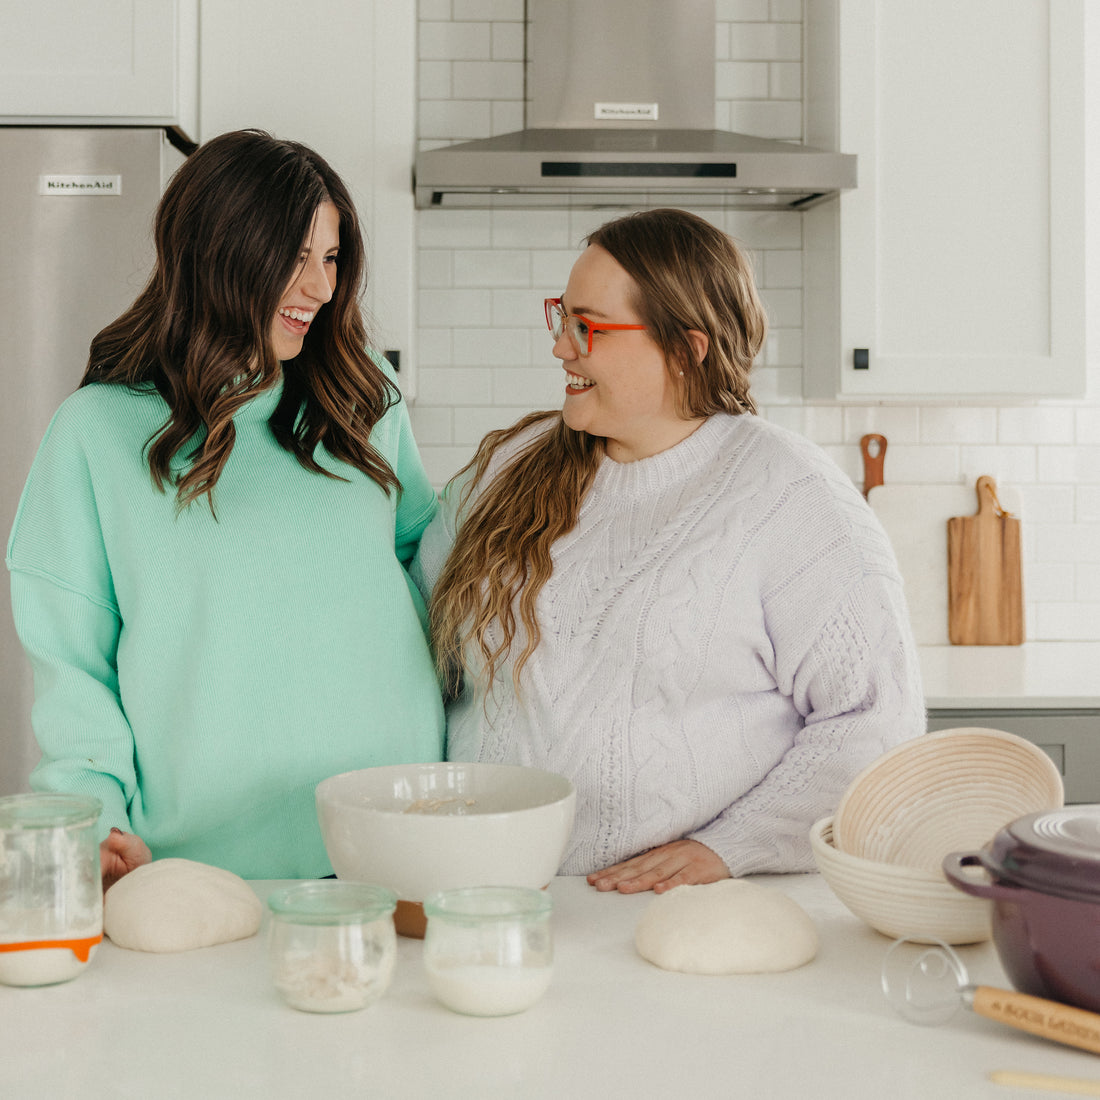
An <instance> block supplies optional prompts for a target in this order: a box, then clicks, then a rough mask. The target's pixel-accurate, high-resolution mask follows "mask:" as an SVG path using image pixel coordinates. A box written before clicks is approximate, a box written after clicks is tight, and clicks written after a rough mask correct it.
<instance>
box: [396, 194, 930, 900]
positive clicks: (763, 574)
mask: <svg viewBox="0 0 1100 1100" xmlns="http://www.w3.org/2000/svg"><path fill="white" fill-rule="evenodd" d="M546 317H547V323H548V326H549V327H550V330H551V332H552V334H553V337H554V341H555V343H554V354H555V356H557V358H559V359H560V360H561V361H562V366H563V368H564V370H565V372H566V381H565V400H564V405H563V407H562V410H561V411H560V412H543V413H534V414H532V415H530V416H528V417H526V418H524V419H523V420H521V421H520V422H519V423H518V424H516V425H515V426H513V427H512V428H509V429H506V430H503V431H499V432H494V433H491V434H490V435H489V436H487V437H486V439H485V440H484V441H483V442H482V445H481V447H480V448H479V450H478V453H477V454H476V456H475V457H474V460H473V461H472V462H471V463H470V465H469V466H467V467H466V469H465V470H464V471H462V472H460V474H459V475H458V476H457V477H456V479H455V480H454V481H453V482H452V484H451V485H450V486H449V487H448V490H447V491H446V493H445V494H444V509H443V510H442V511H441V512H440V514H439V516H437V517H436V519H435V520H434V521H433V523H432V525H431V526H430V527H429V529H428V531H427V533H426V534H425V537H424V539H423V541H422V543H421V548H420V557H419V559H418V562H417V563H416V566H415V567H414V575H416V576H418V580H419V581H420V583H421V584H422V586H423V587H424V589H425V590H426V591H427V590H431V593H432V600H431V621H432V633H433V641H434V644H435V649H436V660H437V665H438V667H439V668H440V670H441V673H442V674H443V676H444V677H445V679H446V681H447V683H448V684H449V687H450V691H451V695H452V700H451V702H450V704H449V706H448V726H447V743H448V755H449V756H450V757H451V758H452V759H458V760H481V761H487V762H493V763H497V762H499V763H518V764H529V765H534V766H538V767H544V768H547V769H549V770H552V771H556V772H561V773H563V774H565V775H568V776H569V777H570V778H571V779H572V780H573V781H574V783H575V784H576V786H577V790H578V800H577V816H576V822H575V827H574V832H573V836H572V840H571V842H570V846H569V848H568V850H567V854H566V858H565V862H564V864H563V866H562V871H563V873H566V874H586V875H588V877H589V881H590V882H591V883H592V884H593V885H595V886H596V887H597V888H599V889H603V890H611V889H618V890H620V891H623V892H632V891H638V890H648V889H654V890H656V891H658V892H660V891H663V890H667V889H670V888H672V887H673V886H676V885H679V884H681V883H704V882H712V881H715V880H717V879H720V878H724V877H727V876H730V875H743V874H748V873H752V872H768V871H796V870H806V869H809V868H810V867H811V866H812V860H811V854H810V848H809V840H808V831H809V827H810V825H811V824H812V823H813V822H814V821H815V820H816V819H817V818H818V817H820V816H822V815H824V814H827V813H829V812H831V810H832V809H833V808H834V807H835V805H836V802H837V800H838V798H839V796H840V794H841V793H842V792H843V790H844V788H845V787H846V786H847V785H848V783H849V782H850V780H851V779H852V778H853V777H854V776H855V774H856V773H857V772H858V771H859V770H860V769H861V768H862V767H863V766H864V765H865V764H867V763H868V762H870V761H871V760H872V759H873V758H874V757H876V756H877V755H879V754H881V753H882V752H883V751H884V750H886V749H888V748H890V747H892V746H893V745H894V744H896V743H897V742H899V741H902V740H904V739H905V738H909V737H913V736H916V735H917V734H920V733H922V732H923V730H924V707H923V700H922V697H921V688H920V678H919V670H918V665H917V658H916V648H915V646H914V643H913V640H912V635H911V631H910V628H909V625H908V618H907V612H906V608H905V601H904V598H903V594H902V587H901V580H900V577H899V575H898V571H897V567H896V565H895V562H894V558H893V554H892V552H891V549H890V545H889V543H888V541H887V539H886V536H885V534H884V533H883V531H882V529H881V527H880V526H879V525H878V523H877V522H876V521H875V519H874V516H873V515H872V513H871V511H870V509H869V508H868V507H867V505H866V503H865V502H864V500H863V498H862V497H861V496H860V494H859V493H858V492H857V491H856V490H855V488H854V487H853V485H852V484H851V482H850V480H849V479H847V478H846V477H845V476H844V475H843V474H842V473H841V471H840V470H839V469H837V467H836V466H835V465H834V464H833V463H832V462H831V461H830V460H829V459H828V458H827V457H826V456H825V455H824V454H823V453H822V452H821V451H820V450H819V449H818V448H817V447H815V446H814V445H813V444H811V443H809V442H808V441H807V440H805V439H802V438H800V437H798V436H796V435H793V434H792V433H790V432H787V431H784V430H782V429H780V428H778V427H776V426H774V425H772V424H769V423H767V422H766V421H764V420H762V419H760V418H759V417H757V416H755V415H753V414H754V413H755V411H756V410H755V407H754V405H753V401H752V398H751V397H750V395H749V369H750V367H751V365H752V362H753V359H754V358H755V356H756V355H757V353H758V352H759V350H760V348H761V346H762V344H763V341H764V336H765V331H766V321H765V315H764V310H763V308H762V306H761V304H760V301H759V299H758V297H757V293H756V289H755V286H754V284H753V279H752V273H751V270H750V268H749V265H748V263H747V262H746V260H745V257H744V256H743V255H742V254H741V253H740V251H739V250H738V249H737V247H736V246H735V245H734V243H733V242H732V241H731V240H730V239H729V238H728V237H727V236H726V235H725V234H724V233H721V232H719V231H718V230H717V229H716V228H714V227H713V226H712V225H710V224H709V223H708V222H706V221H704V220H703V219H701V218H698V217H696V216H694V215H692V214H689V213H686V212H684V211H679V210H654V211H649V212H645V213H639V214H633V215H630V216H628V217H625V218H620V219H618V220H616V221H613V222H610V223H608V224H607V225H604V226H603V227H602V228H600V229H599V230H597V231H596V232H595V233H593V234H591V235H590V236H589V237H588V239H587V248H586V249H585V251H584V252H583V253H582V254H581V256H580V258H579V259H578V260H577V262H576V263H575V264H574V266H573V270H572V273H571V274H570V276H569V282H568V284H567V286H566V288H565V291H564V293H563V294H562V297H561V298H560V299H558V298H552V299H548V300H547V302H546ZM418 569H419V571H420V572H419V574H418V573H417V570H418Z"/></svg>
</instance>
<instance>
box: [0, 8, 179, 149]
mask: <svg viewBox="0 0 1100 1100" xmlns="http://www.w3.org/2000/svg"><path fill="white" fill-rule="evenodd" d="M196 11H197V9H196V5H195V0H96V2H95V3H87V2H85V3H78V2H74V0H34V3H26V2H25V0H0V18H2V20H3V23H2V25H3V33H0V122H5V123H13V122H14V123H23V124H31V123H78V124H79V123H95V122H111V123H118V122H127V123H142V124H150V123H154V124H161V125H180V126H182V127H183V128H184V129H185V130H187V129H188V126H189V123H190V119H189V118H188V115H189V114H190V113H191V112H192V111H193V105H194V104H193V101H194V84H195V79H196V77H195V73H194V62H195V43H196V20H197V17H196Z"/></svg>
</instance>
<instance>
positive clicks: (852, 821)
mask: <svg viewBox="0 0 1100 1100" xmlns="http://www.w3.org/2000/svg"><path fill="white" fill-rule="evenodd" d="M1064 798H1065V795H1064V790H1063V787H1062V777H1061V775H1060V774H1059V773H1058V769H1057V767H1055V765H1054V762H1053V761H1052V760H1051V759H1050V757H1049V756H1047V754H1046V753H1045V752H1043V750H1042V749H1040V748H1038V747H1037V746H1035V745H1033V744H1032V743H1031V742H1030V741H1026V740H1025V739H1024V738H1022V737H1017V736H1016V735H1015V734H1012V733H1006V732H1005V731H1004V730H995V729H983V728H970V727H967V728H959V729H949V730H940V731H938V732H936V733H926V734H924V735H923V736H922V737H917V738H915V739H914V740H912V741H906V742H905V743H904V744H901V745H899V746H898V747H897V748H895V749H891V750H890V751H889V752H887V753H885V754H884V755H883V756H880V757H879V758H878V759H877V760H875V761H873V762H872V763H871V764H869V765H868V766H867V767H866V768H864V769H863V771H862V772H860V773H859V775H857V776H856V778H855V779H853V780H852V782H851V784H850V785H849V787H848V789H847V791H846V792H845V793H844V795H843V797H842V798H841V800H840V803H839V805H838V806H837V809H836V813H835V815H834V817H833V826H832V835H833V841H834V844H835V846H836V848H838V849H839V850H840V851H842V852H846V853H848V854H849V855H852V856H857V857H859V858H861V859H867V860H872V861H874V862H877V863H888V864H897V865H903V866H906V867H914V868H920V869H923V870H926V871H929V872H933V873H935V874H936V875H938V876H940V875H942V872H941V865H942V863H943V859H944V856H946V855H947V854H948V853H950V852H956V851H962V850H966V849H971V848H980V847H981V846H982V845H983V844H986V843H988V842H989V840H990V839H991V838H992V837H993V836H994V835H995V834H996V832H997V830H998V829H1000V828H1002V827H1003V826H1005V825H1007V824H1008V823H1009V822H1010V821H1014V820H1015V819H1016V818H1018V817H1022V816H1024V815H1025V814H1030V813H1036V812H1038V811H1040V810H1052V809H1057V808H1058V807H1060V806H1061V805H1062V804H1063V802H1064Z"/></svg>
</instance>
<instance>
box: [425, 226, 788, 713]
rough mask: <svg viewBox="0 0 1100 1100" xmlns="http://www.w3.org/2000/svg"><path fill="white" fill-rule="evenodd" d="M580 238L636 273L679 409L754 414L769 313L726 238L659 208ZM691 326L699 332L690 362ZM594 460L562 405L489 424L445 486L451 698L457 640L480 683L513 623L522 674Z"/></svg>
mask: <svg viewBox="0 0 1100 1100" xmlns="http://www.w3.org/2000/svg"><path fill="white" fill-rule="evenodd" d="M585 243H586V244H587V245H589V246H592V245H598V246H599V247H600V248H602V249H604V250H605V251H607V252H608V253H610V255H611V256H612V257H613V258H614V259H615V261H616V262H617V263H618V264H619V265H620V266H621V267H622V268H623V269H624V270H625V271H626V273H627V274H628V275H629V276H630V277H631V279H633V281H634V286H635V293H634V301H633V303H632V304H633V305H634V308H635V310H636V311H637V314H638V316H639V318H640V320H641V321H642V322H643V323H644V324H645V326H646V329H647V332H646V335H647V336H648V338H649V339H651V340H653V342H654V343H655V344H656V345H657V346H658V347H659V348H660V349H661V351H662V353H663V354H664V358H665V365H666V369H667V370H668V373H669V377H670V378H671V380H672V383H673V385H674V386H675V387H676V391H677V394H678V406H679V408H678V411H679V414H680V415H681V416H683V417H684V418H685V419H696V418H700V417H706V416H710V415H711V414H713V413H717V412H725V413H730V414H733V415H739V414H741V413H755V412H756V406H755V404H754V403H753V400H752V398H751V397H750V396H749V371H750V369H751V367H752V363H753V360H754V359H755V358H756V355H757V353H758V352H759V350H760V348H761V346H762V345H763V343H764V337H765V335H766V333H767V318H766V315H765V312H764V307H763V305H762V304H761V302H760V298H759V296H758V294H757V291H756V285H755V283H754V281H753V276H752V269H751V267H750V265H749V262H748V259H747V258H746V257H745V255H744V254H743V253H742V252H741V251H740V249H738V247H737V246H736V245H735V244H734V242H733V241H732V240H731V239H730V238H729V237H728V236H726V234H725V233H722V232H721V231H720V230H718V229H716V228H715V227H714V226H712V225H711V224H710V223H709V222H707V221H704V220H703V219H702V218H699V217H697V216H696V215H694V214H690V213H688V212H687V211H684V210H673V209H661V210H648V211H643V212H639V213H635V214H629V215H627V216H626V217H622V218H617V219H615V220H614V221H611V222H608V223H607V224H606V225H603V226H601V227H600V228H599V229H597V230H596V231H595V232H594V233H591V234H590V235H589V236H588V237H587V238H586V240H585ZM692 329H694V330H698V331H701V332H704V333H705V334H706V335H707V337H708V339H709V345H708V348H707V352H706V355H705V356H704V358H703V360H702V361H701V362H698V363H697V362H696V361H695V352H694V349H693V345H692V343H691V340H690V338H689V336H688V332H689V331H690V330H692ZM681 371H682V372H683V374H682V376H681V373H680V372H681ZM543 421H548V422H550V423H548V424H546V426H545V428H544V429H543V430H542V431H537V432H535V433H534V438H533V439H532V440H531V441H530V442H528V443H527V444H526V445H525V446H523V447H522V448H521V449H520V450H519V452H518V453H517V454H516V455H514V456H513V457H512V458H510V459H509V461H508V462H507V464H506V465H505V466H504V467H503V468H502V469H501V470H500V471H499V472H497V473H496V474H495V476H494V477H493V478H492V479H491V480H490V482H489V483H488V484H487V485H484V486H480V483H481V482H482V480H483V478H484V477H485V473H486V470H487V468H488V466H489V463H490V461H491V460H492V457H493V455H494V454H495V453H496V452H497V450H498V449H499V448H500V447H501V446H502V445H504V444H506V443H508V442H509V441H510V440H512V439H514V438H515V437H516V436H518V435H520V434H522V433H524V432H526V431H527V430H528V429H529V428H532V426H533V425H537V424H539V423H540V422H543ZM603 455H604V441H603V439H602V438H600V437H597V436H591V435H588V434H587V433H585V432H579V431H575V430H574V429H572V428H570V427H568V426H567V425H566V424H565V422H564V421H563V420H562V415H561V412H560V411H556V410H551V411H546V412H536V413H531V414H529V415H528V416H525V417H524V418H523V419H521V420H520V421H519V422H518V423H516V424H514V425H513V426H512V427H510V428H505V429H502V430H500V431H495V432H490V433H489V434H488V435H487V436H486V437H485V438H484V439H483V440H482V442H481V445H480V446H479V447H478V450H477V453H476V454H475V455H474V457H473V459H472V460H471V461H470V462H469V463H468V464H467V465H466V466H465V467H464V468H463V469H462V470H460V471H459V473H458V474H457V475H456V476H455V478H454V479H453V481H452V482H451V484H450V485H449V486H448V488H447V490H446V491H447V492H457V493H459V494H460V499H459V501H458V505H459V514H460V520H459V523H458V533H457V537H456V539H455V544H454V546H453V548H452V550H451V554H450V557H449V558H448V560H447V563H446V565H445V566H444V568H443V572H442V573H441V575H440V577H439V580H438V583H437V584H436V586H435V590H434V593H433V596H432V606H431V629H432V641H433V645H434V648H435V654H436V662H437V665H438V667H439V671H440V674H441V676H442V678H443V680H444V683H445V684H446V686H447V688H448V690H449V691H450V692H452V693H457V691H458V690H459V688H460V685H461V683H462V677H463V674H464V673H468V672H469V671H470V668H469V662H468V660H466V659H464V654H465V653H466V652H467V647H468V646H472V647H473V650H474V651H475V652H476V654H477V655H479V656H480V664H481V665H482V673H483V675H484V676H485V678H486V681H487V683H488V684H490V685H491V684H492V682H493V679H494V676H495V674H496V671H497V669H498V668H499V666H500V665H501V663H502V662H503V661H504V660H505V659H506V658H507V656H508V654H509V652H510V651H511V649H512V646H513V643H515V642H516V639H517V634H518V631H519V627H520V625H522V629H523V636H524V641H523V648H522V650H521V651H520V653H519V656H518V657H517V658H516V660H515V662H514V664H513V671H512V677H513V683H514V684H515V685H516V688H517V690H518V687H519V675H520V672H521V671H522V669H523V666H524V664H525V663H526V662H527V660H528V659H529V658H530V656H531V654H532V653H534V651H535V649H536V648H537V646H538V644H539V638H540V633H539V624H538V618H537V616H536V613H535V609H536V601H537V599H538V595H539V592H540V591H541V590H542V588H543V586H544V585H545V584H546V582H547V580H548V579H549V578H550V574H551V572H552V570H553V562H552V559H551V554H550V549H551V546H552V545H553V543H554V542H555V540H556V539H558V538H560V537H561V536H562V535H564V534H566V533H567V532H569V531H570V530H572V528H573V527H574V525H575V524H576V522H577V515H578V512H579V511H580V505H581V501H582V500H583V499H584V495H585V493H586V492H587V491H588V487H589V485H590V484H591V483H592V478H593V477H594V475H595V473H596V469H597V468H598V466H599V464H600V461H601V460H602V458H603ZM460 485H464V486H465V488H459V486H460ZM479 486H480V492H478V493H477V495H476V496H475V495H474V492H475V490H476V489H478V488H479ZM467 509H468V511H467ZM517 615H518V619H517ZM494 623H496V624H498V628H499V629H498V632H494V631H492V629H491V628H492V624H494ZM494 635H495V637H494Z"/></svg>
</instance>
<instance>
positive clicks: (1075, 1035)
mask: <svg viewBox="0 0 1100 1100" xmlns="http://www.w3.org/2000/svg"><path fill="white" fill-rule="evenodd" d="M963 993H964V996H965V997H966V999H967V1001H968V1002H969V1004H970V1007H971V1008H972V1009H973V1010H974V1011H975V1012H976V1013H977V1014H978V1015H979V1016H985V1017H986V1018H987V1019H989V1020H996V1021H997V1022H998V1023H1002V1024H1008V1026H1009V1027H1014V1028H1017V1029H1018V1030H1020V1031H1027V1032H1030V1033H1031V1034H1032V1035H1039V1036H1041V1037H1042V1038H1044V1039H1052V1040H1053V1041H1054V1042H1056V1043H1064V1044H1065V1045H1066V1046H1071V1047H1078V1048H1080V1049H1081V1050H1088V1051H1091V1052H1092V1053H1093V1054H1100V1015H1097V1014H1096V1013H1095V1012H1089V1011H1088V1010H1087V1009H1084V1008H1074V1007H1073V1006H1072V1005H1064V1004H1060V1003H1059V1002H1058V1001H1048V1000H1046V999H1045V998H1043V997H1033V996H1031V995H1030V994H1029V993H1016V992H1013V991H1011V990H1007V989H995V988H993V987H992V986H988V985H979V986H977V987H975V988H972V989H969V990H964V991H963Z"/></svg>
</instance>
